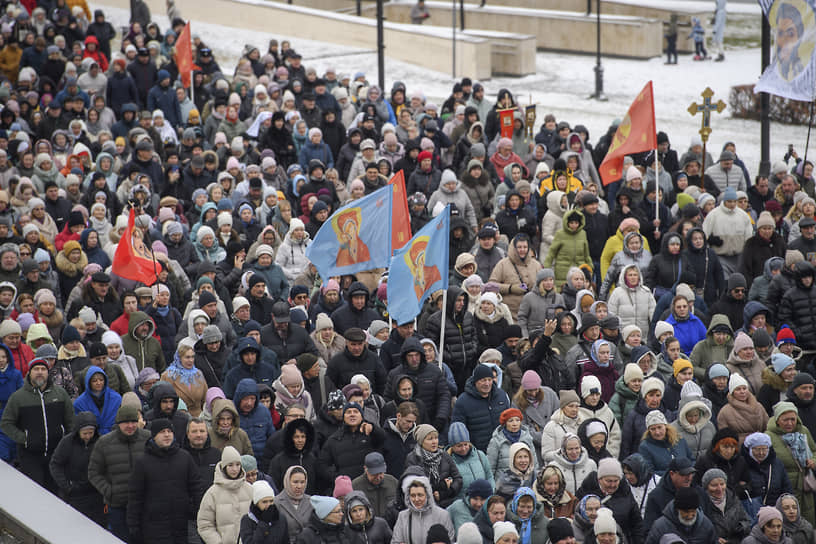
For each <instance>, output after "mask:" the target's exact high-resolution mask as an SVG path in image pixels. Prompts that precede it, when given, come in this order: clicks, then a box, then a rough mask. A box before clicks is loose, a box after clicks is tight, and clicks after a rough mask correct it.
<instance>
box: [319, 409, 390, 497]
mask: <svg viewBox="0 0 816 544" xmlns="http://www.w3.org/2000/svg"><path fill="white" fill-rule="evenodd" d="M384 441H385V433H383V430H382V429H380V428H379V427H377V426H376V425H373V424H371V423H369V422H367V421H364V420H363V408H362V407H361V406H360V405H359V404H357V403H356V402H347V403H346V404H345V406H343V426H342V427H341V428H339V429H337V431H335V433H334V434H333V435H331V436H330V437H329V438H328V440H326V443H325V444H323V448H322V449H321V450H320V465H321V469H322V470H323V471H324V475H325V478H326V481H334V478H335V477H337V476H339V475H341V474H343V475H346V476H348V477H350V478H351V479H352V480H353V479H354V478H356V477H357V476H359V475H361V474H362V473H363V464H364V462H365V456H366V455H368V454H369V453H371V452H372V451H379V450H380V449H382V446H383V443H384Z"/></svg>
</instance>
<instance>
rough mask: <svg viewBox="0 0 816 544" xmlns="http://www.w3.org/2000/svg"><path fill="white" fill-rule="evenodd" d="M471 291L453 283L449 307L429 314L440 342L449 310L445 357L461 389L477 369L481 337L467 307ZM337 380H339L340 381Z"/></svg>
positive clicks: (428, 329)
mask: <svg viewBox="0 0 816 544" xmlns="http://www.w3.org/2000/svg"><path fill="white" fill-rule="evenodd" d="M460 296H464V297H465V303H464V305H463V307H462V309H461V311H459V312H456V310H455V308H456V299H457V298H459V297H460ZM469 298H470V295H468V293H467V292H466V291H463V290H462V289H461V288H459V287H449V288H448V293H447V307H446V308H444V309H442V310H439V311H437V312H435V313H434V314H433V315H431V317H430V318H428V323H427V326H426V331H425V332H426V333H427V336H428V338H430V339H431V340H433V341H434V342H435V343H436V345H439V341H440V336H441V332H442V331H441V327H442V312H443V311H444V312H445V314H446V315H445V347H444V349H443V353H442V360H444V361H445V362H446V363H447V364H448V366H450V368H451V370H452V371H453V375H454V378H455V379H456V384H457V385H458V386H459V388H460V390H461V389H462V388H463V387H464V384H465V381H466V380H467V379H468V376H470V375H471V374H472V373H473V368H474V367H475V363H476V358H477V353H476V351H477V346H478V339H477V335H476V328H475V325H474V321H473V315H472V314H471V313H469V312H468V311H467V305H468V300H469ZM335 383H339V382H336V381H335Z"/></svg>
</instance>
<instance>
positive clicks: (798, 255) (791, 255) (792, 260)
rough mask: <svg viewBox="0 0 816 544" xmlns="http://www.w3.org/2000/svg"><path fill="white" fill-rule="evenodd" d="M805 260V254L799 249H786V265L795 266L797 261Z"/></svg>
mask: <svg viewBox="0 0 816 544" xmlns="http://www.w3.org/2000/svg"><path fill="white" fill-rule="evenodd" d="M804 260H805V256H804V255H803V254H802V252H801V251H799V250H798V249H789V250H787V251H785V266H786V267H788V268H791V267H793V265H795V264H796V263H801V262H802V261H804Z"/></svg>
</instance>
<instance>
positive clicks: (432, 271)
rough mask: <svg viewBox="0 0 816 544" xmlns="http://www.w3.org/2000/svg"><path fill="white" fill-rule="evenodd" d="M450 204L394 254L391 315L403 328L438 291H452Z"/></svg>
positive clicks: (390, 279) (390, 277) (390, 274)
mask: <svg viewBox="0 0 816 544" xmlns="http://www.w3.org/2000/svg"><path fill="white" fill-rule="evenodd" d="M449 232H450V205H448V206H445V209H444V210H443V211H442V213H440V214H439V215H438V216H436V217H435V218H434V219H432V220H431V221H430V222H429V223H428V224H427V225H425V226H424V227H422V228H421V229H419V231H418V232H417V233H416V236H414V237H413V238H411V241H410V242H408V243H407V244H405V246H404V247H403V248H402V249H399V250H397V251H396V252H395V253H394V257H393V258H392V259H391V268H390V269H389V271H388V290H387V294H388V313H389V314H390V315H391V318H392V319H393V320H394V321H395V322H396V323H397V324H398V325H402V324H403V323H407V322H409V321H411V320H412V319H414V318H415V317H416V316H417V314H419V311H420V310H421V309H422V305H423V304H425V300H426V299H427V298H428V296H429V295H430V294H431V293H433V292H434V291H438V290H439V289H447V288H448V252H449V251H450V239H449Z"/></svg>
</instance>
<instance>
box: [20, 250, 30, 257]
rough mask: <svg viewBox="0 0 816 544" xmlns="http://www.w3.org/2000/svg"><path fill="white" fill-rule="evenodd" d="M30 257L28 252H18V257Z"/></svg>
mask: <svg viewBox="0 0 816 544" xmlns="http://www.w3.org/2000/svg"><path fill="white" fill-rule="evenodd" d="M30 256H31V252H30V251H21V252H20V257H30Z"/></svg>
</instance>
